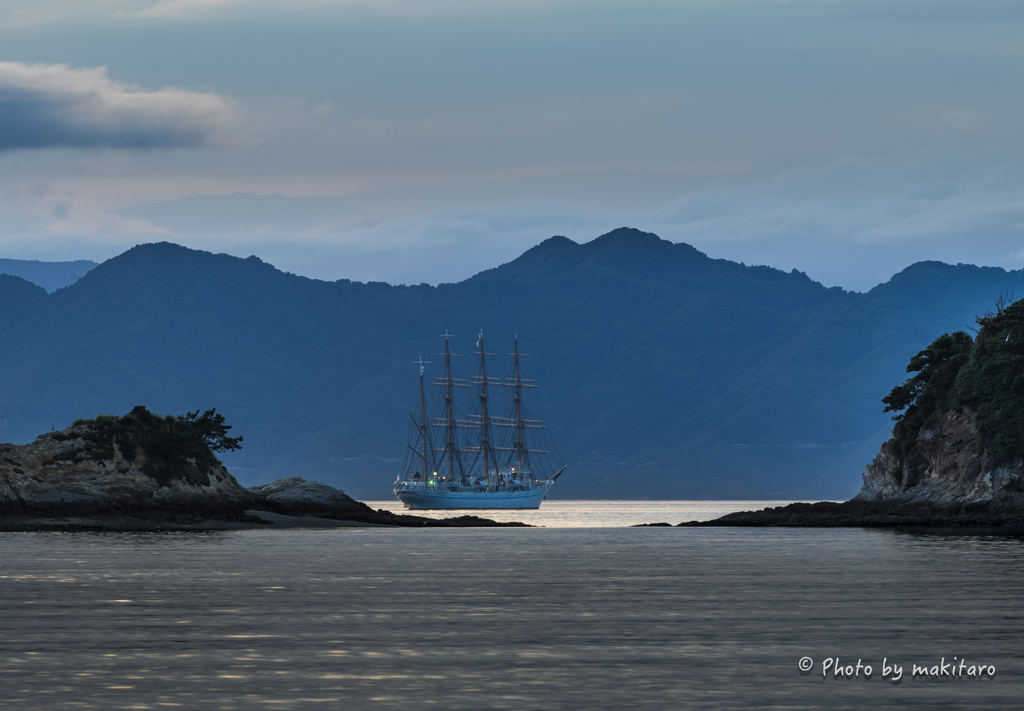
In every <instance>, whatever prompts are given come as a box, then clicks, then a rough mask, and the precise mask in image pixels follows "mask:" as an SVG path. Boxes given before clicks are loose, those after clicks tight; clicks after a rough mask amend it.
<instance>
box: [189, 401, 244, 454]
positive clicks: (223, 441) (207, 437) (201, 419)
mask: <svg viewBox="0 0 1024 711" xmlns="http://www.w3.org/2000/svg"><path fill="white" fill-rule="evenodd" d="M184 417H185V419H186V420H187V421H189V422H191V423H192V427H193V429H194V430H195V432H196V434H198V435H199V436H200V437H202V438H203V441H204V442H206V446H207V447H209V448H210V449H212V450H213V451H214V452H226V451H229V450H234V449H241V448H242V438H241V437H228V430H230V429H231V425H225V424H224V415H218V414H217V410H216V409H213V410H207V411H206V412H204V413H203V414H202V416H200V415H199V410H196V411H195V412H187V413H185V415H184Z"/></svg>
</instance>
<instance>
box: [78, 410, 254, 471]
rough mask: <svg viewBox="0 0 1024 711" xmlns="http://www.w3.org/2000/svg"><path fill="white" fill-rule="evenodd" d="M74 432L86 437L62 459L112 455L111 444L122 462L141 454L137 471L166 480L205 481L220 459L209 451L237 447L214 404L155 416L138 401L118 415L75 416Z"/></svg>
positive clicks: (99, 457) (235, 440) (236, 440)
mask: <svg viewBox="0 0 1024 711" xmlns="http://www.w3.org/2000/svg"><path fill="white" fill-rule="evenodd" d="M73 427H74V428H75V430H76V434H77V435H78V436H79V437H81V438H82V439H83V440H85V442H86V447H85V448H84V449H81V450H68V452H67V453H65V454H66V456H65V458H67V459H97V460H105V459H113V458H114V456H115V448H116V450H117V452H120V454H121V456H122V457H123V458H124V459H125V460H126V461H127V462H133V461H135V460H136V458H138V457H139V455H140V454H141V455H143V456H144V457H145V463H144V464H143V466H142V471H143V473H144V474H146V475H147V476H151V477H153V478H154V479H156V480H157V481H158V482H159V483H161V484H163V485H166V484H167V483H168V482H170V480H171V479H181V480H183V481H186V482H188V483H190V484H196V485H202V486H206V485H208V484H209V477H208V475H207V473H206V472H207V471H208V470H209V469H210V468H218V467H220V466H221V464H222V463H221V461H220V460H219V459H217V457H216V456H215V455H214V452H224V451H229V450H236V449H241V447H242V445H241V442H242V438H241V437H228V436H227V433H228V430H230V429H231V426H230V425H227V424H225V422H224V416H223V415H220V414H218V413H217V411H216V409H212V410H206V411H205V412H203V413H202V415H200V414H199V411H198V410H197V411H196V412H187V413H185V414H184V415H164V416H162V417H161V416H160V415H156V414H153V413H152V412H150V411H149V410H148V409H146V408H145V407H144V406H142V405H138V406H136V407H135V408H133V409H132V411H131V412H129V413H128V414H126V415H124V416H123V417H117V416H116V415H97V416H96V418H95V419H78V420H75V422H74V423H73Z"/></svg>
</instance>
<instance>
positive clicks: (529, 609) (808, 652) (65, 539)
mask: <svg viewBox="0 0 1024 711" xmlns="http://www.w3.org/2000/svg"><path fill="white" fill-rule="evenodd" d="M0 548H2V550H3V559H2V560H3V563H2V568H0V613H2V614H3V619H4V620H5V630H4V634H3V636H2V637H0V672H2V673H0V698H2V699H3V703H4V706H5V708H15V709H20V708H25V709H28V708H46V709H63V708H69V709H70V708H95V709H117V708H153V709H157V708H169V707H171V705H174V704H180V705H181V706H182V707H184V708H190V709H193V708H194V709H205V708H210V709H214V708H216V709H236V708H237V709H249V708H254V707H263V706H269V707H278V706H280V707H286V708H303V709H304V708H319V707H324V708H329V707H336V706H338V705H339V704H340V703H343V704H344V705H345V708H351V709H362V708H412V707H415V708H421V707H423V706H424V705H429V704H435V705H438V706H439V707H442V708H445V709H474V710H475V709H480V708H488V709H505V708H507V709H531V708H537V709H623V708H652V709H667V708H698V709H700V708H708V709H712V708H714V709H720V708H752V707H764V706H777V707H780V708H821V707H824V706H827V707H829V708H849V709H862V708H864V707H865V706H867V705H868V704H870V705H871V706H872V707H874V708H880V709H887V708H897V707H899V708H907V707H910V708H915V707H916V708H945V709H960V708H962V709H976V708H985V709H999V708H1007V709H1009V708H1016V707H1017V706H1018V703H1019V697H1020V694H1021V692H1022V691H1024V688H1022V684H1021V681H1020V680H1021V678H1022V677H1021V671H1024V669H1022V663H1024V661H1022V657H1024V653H1022V652H1021V651H1020V643H1019V640H1020V639H1021V636H1022V633H1024V621H1022V615H1021V613H1020V612H1019V607H1020V606H1019V590H1020V583H1021V580H1022V573H1024V544H1022V542H1021V540H1020V539H1014V538H995V537H974V538H966V537H952V538H950V537H937V536H927V535H921V534H904V533H894V532H887V531H864V530H835V531H807V530H758V531H752V530H737V529H727V530H723V529H707V530H700V529H674V528H673V529H628V528H620V529H609V528H597V529H586V528H575V529H524V530H518V529H505V530H474V529H455V530H445V529H434V530H427V531H423V530H381V529H356V530H337V529H336V530H316V531H302V530H298V531H277V532H264V531H239V532H217V533H215V534H176V535H140V534H100V535H95V534H74V535H54V534H4V535H2V536H0ZM953 655H958V656H960V657H968V658H971V659H978V660H984V661H986V662H989V663H991V664H994V665H995V666H996V667H997V669H998V672H997V675H996V677H995V678H994V679H991V680H975V681H966V680H963V681H960V680H957V681H954V682H950V681H949V680H929V679H904V680H902V681H901V682H900V683H899V684H895V685H894V684H892V683H891V682H890V681H888V680H885V681H883V680H882V679H881V678H879V676H878V674H877V673H876V674H875V676H874V677H873V678H871V679H864V678H861V679H854V680H848V679H834V678H823V677H822V676H821V675H820V673H818V671H819V667H818V666H816V667H815V670H814V672H812V673H809V674H806V675H805V674H801V673H800V672H799V670H798V669H797V660H799V659H800V658H801V657H803V656H809V657H811V658H812V659H814V660H815V664H816V665H820V663H821V661H822V660H823V659H824V658H826V657H837V656H838V657H840V658H841V659H842V660H847V659H850V660H852V661H853V662H856V660H857V659H863V660H865V661H868V660H870V662H871V663H873V664H875V665H876V666H877V665H878V664H879V663H880V662H881V660H882V659H883V658H886V659H888V660H890V661H892V660H894V659H896V660H899V661H900V662H901V663H907V664H909V663H911V662H918V663H924V662H926V661H930V660H932V659H933V658H934V659H935V661H938V659H939V658H940V657H942V656H946V657H952V656H953ZM844 663H845V661H844Z"/></svg>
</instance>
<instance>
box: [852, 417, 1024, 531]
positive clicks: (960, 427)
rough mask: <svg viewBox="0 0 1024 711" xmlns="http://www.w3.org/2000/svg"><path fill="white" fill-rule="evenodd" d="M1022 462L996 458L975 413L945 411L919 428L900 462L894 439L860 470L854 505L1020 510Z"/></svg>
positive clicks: (1023, 490)
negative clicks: (862, 473)
mask: <svg viewBox="0 0 1024 711" xmlns="http://www.w3.org/2000/svg"><path fill="white" fill-rule="evenodd" d="M1022 475H1024V461H1021V459H1019V458H1014V459H1011V460H1008V461H1005V460H1002V459H1000V457H999V455H998V451H997V449H996V447H995V441H994V440H993V439H992V438H991V437H990V436H988V435H986V434H985V433H984V432H983V431H982V430H981V428H979V427H978V423H977V420H976V418H975V415H974V412H973V411H972V410H971V409H970V408H967V407H965V408H964V409H963V411H962V412H961V411H956V410H950V411H947V412H945V413H943V414H941V415H940V416H938V417H937V418H935V421H934V422H933V423H932V425H931V426H930V427H928V428H926V429H922V430H921V432H920V434H918V437H917V440H916V442H915V443H914V446H913V447H911V449H910V451H909V452H908V453H907V456H906V458H905V459H904V460H903V462H900V458H899V456H898V453H897V451H896V446H895V441H894V440H889V441H888V442H886V443H885V444H883V445H882V449H881V451H880V452H879V453H878V456H877V457H875V460H874V461H873V462H872V463H871V464H869V465H868V466H867V467H865V471H864V485H863V487H862V488H861V491H860V493H859V494H857V496H856V497H855V500H857V501H864V502H884V503H892V504H899V505H901V506H902V507H904V508H906V509H914V508H920V507H921V506H944V507H955V508H957V509H959V510H961V511H962V512H963V513H970V512H978V511H1018V510H1020V511H1024V477H1022Z"/></svg>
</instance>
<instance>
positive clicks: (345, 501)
mask: <svg viewBox="0 0 1024 711" xmlns="http://www.w3.org/2000/svg"><path fill="white" fill-rule="evenodd" d="M249 491H251V492H252V493H253V494H255V495H256V496H258V497H259V498H260V499H262V500H263V501H264V502H265V503H266V504H267V505H268V506H269V507H270V509H271V510H272V511H274V512H276V513H280V514H285V515H286V516H316V517H319V518H337V517H339V516H345V515H347V514H357V515H358V514H365V513H373V509H371V508H370V507H369V506H367V505H366V504H364V503H362V502H359V501H356V500H355V499H353V498H352V497H351V496H349V495H347V494H346V493H345V492H343V491H342V490H341V489H335V488H334V487H333V486H328V485H327V484H324V483H322V482H319V481H306V480H305V479H301V478H299V477H297V476H293V477H288V478H287V479H278V480H277V481H275V482H273V483H272V484H264V485H263V486H254V487H251V488H250V489H249Z"/></svg>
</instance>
